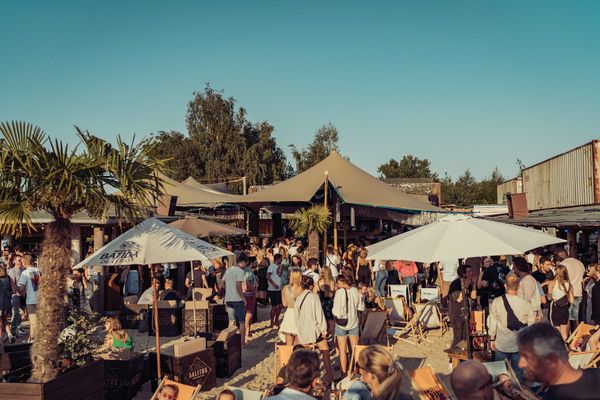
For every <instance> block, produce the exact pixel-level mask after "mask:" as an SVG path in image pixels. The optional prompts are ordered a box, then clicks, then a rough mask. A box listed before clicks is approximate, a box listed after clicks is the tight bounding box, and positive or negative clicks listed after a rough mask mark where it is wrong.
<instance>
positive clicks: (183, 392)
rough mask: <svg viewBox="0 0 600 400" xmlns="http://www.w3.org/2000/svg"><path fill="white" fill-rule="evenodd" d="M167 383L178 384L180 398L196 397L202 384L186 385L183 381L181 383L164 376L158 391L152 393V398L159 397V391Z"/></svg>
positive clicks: (191, 398) (185, 399)
mask: <svg viewBox="0 0 600 400" xmlns="http://www.w3.org/2000/svg"><path fill="white" fill-rule="evenodd" d="M165 385H169V386H177V390H178V395H177V399H178V400H193V399H195V398H196V396H197V395H198V393H200V386H196V387H194V386H190V385H184V384H183V383H179V382H175V381H172V380H170V379H167V378H163V380H162V381H160V384H159V385H158V388H157V389H156V392H154V394H153V395H152V399H151V400H158V399H159V393H160V392H161V391H162V390H163V387H164V386H165Z"/></svg>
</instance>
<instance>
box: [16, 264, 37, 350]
mask: <svg viewBox="0 0 600 400" xmlns="http://www.w3.org/2000/svg"><path fill="white" fill-rule="evenodd" d="M21 262H22V263H23V266H24V267H25V270H24V271H23V272H22V273H21V276H20V277H19V282H18V283H17V285H18V287H19V290H20V291H21V292H25V295H26V299H25V303H26V305H27V313H28V314H29V341H30V342H33V341H34V340H35V338H36V336H37V329H38V326H37V325H38V323H37V314H36V308H37V304H38V294H39V293H38V289H39V285H40V279H41V277H42V274H41V272H40V270H39V269H37V267H34V266H33V257H32V256H31V255H29V254H25V255H23V256H22V257H21Z"/></svg>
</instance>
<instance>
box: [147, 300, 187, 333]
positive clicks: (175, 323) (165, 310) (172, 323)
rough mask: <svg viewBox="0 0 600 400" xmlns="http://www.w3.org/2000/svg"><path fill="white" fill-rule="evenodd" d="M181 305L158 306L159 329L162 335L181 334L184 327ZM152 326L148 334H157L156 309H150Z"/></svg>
mask: <svg viewBox="0 0 600 400" xmlns="http://www.w3.org/2000/svg"><path fill="white" fill-rule="evenodd" d="M181 320H182V312H181V307H178V306H176V307H161V306H160V304H159V308H158V329H159V334H160V336H161V337H174V336H180V335H181V331H182V328H183V324H182V321H181ZM149 323H150V326H149V327H148V334H149V335H150V336H155V335H156V333H155V331H154V310H153V309H152V308H151V309H150V319H149Z"/></svg>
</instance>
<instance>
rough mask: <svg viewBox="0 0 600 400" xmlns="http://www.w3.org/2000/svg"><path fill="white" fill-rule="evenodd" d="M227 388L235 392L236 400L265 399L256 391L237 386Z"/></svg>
mask: <svg viewBox="0 0 600 400" xmlns="http://www.w3.org/2000/svg"><path fill="white" fill-rule="evenodd" d="M227 388H228V389H229V390H231V391H232V392H233V395H234V396H235V400H261V399H262V398H263V394H262V393H261V392H257V391H255V390H250V389H244V388H239V387H235V386H228V387H227Z"/></svg>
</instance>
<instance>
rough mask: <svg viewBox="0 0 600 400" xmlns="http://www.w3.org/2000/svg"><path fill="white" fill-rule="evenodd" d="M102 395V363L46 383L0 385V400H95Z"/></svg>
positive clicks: (90, 365) (87, 366) (96, 363)
mask: <svg viewBox="0 0 600 400" xmlns="http://www.w3.org/2000/svg"><path fill="white" fill-rule="evenodd" d="M103 394H104V365H103V361H102V360H100V361H94V362H93V363H90V364H88V365H86V366H83V367H80V368H77V369H76V370H73V371H71V372H67V373H66V374H64V375H61V376H59V377H57V378H55V379H52V380H51V381H49V382H46V383H0V399H10V400H97V399H101V398H102V396H103Z"/></svg>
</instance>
